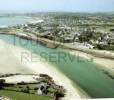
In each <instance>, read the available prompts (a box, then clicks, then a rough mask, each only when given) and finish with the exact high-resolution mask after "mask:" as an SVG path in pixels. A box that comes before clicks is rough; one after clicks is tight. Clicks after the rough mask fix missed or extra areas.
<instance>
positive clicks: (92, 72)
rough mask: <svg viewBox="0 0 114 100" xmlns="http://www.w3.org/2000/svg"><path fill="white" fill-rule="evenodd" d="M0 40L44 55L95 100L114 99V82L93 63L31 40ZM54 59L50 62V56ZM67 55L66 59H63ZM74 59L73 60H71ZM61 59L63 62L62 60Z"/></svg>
mask: <svg viewBox="0 0 114 100" xmlns="http://www.w3.org/2000/svg"><path fill="white" fill-rule="evenodd" d="M0 39H2V40H4V41H6V42H7V43H10V44H13V45H15V46H20V47H22V48H25V49H27V50H29V51H31V52H34V53H36V54H37V55H40V54H42V53H43V54H44V53H46V54H45V55H43V56H42V57H43V58H45V59H46V60H47V61H48V62H49V63H50V64H52V65H53V67H56V68H57V69H58V70H60V71H61V72H62V73H63V74H64V75H66V76H67V77H69V78H70V79H71V80H72V81H73V83H74V84H78V85H79V86H80V87H81V88H82V89H83V90H84V91H86V92H87V93H88V94H89V95H90V96H91V97H93V98H112V97H114V80H113V79H111V78H110V77H108V76H107V75H106V74H105V73H104V72H103V71H102V70H101V69H100V66H99V65H97V64H95V63H93V62H92V61H86V60H84V59H83V61H82V58H80V57H78V56H74V55H71V54H69V53H66V52H64V50H62V49H60V48H58V49H50V48H46V47H44V46H42V45H40V44H37V43H36V42H34V41H31V40H25V39H21V38H19V37H15V36H11V35H0ZM51 54H53V56H54V57H53V59H51V60H50V58H52V57H50V55H51ZM60 54H62V56H64V55H65V59H61V58H62V56H60ZM71 58H73V60H72V59H71ZM60 59H61V60H60ZM66 84H67V83H66Z"/></svg>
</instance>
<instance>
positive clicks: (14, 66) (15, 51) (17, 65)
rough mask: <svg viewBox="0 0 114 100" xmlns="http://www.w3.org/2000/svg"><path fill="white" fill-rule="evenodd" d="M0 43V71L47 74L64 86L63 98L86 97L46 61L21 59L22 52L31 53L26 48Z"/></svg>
mask: <svg viewBox="0 0 114 100" xmlns="http://www.w3.org/2000/svg"><path fill="white" fill-rule="evenodd" d="M0 45H1V46H0V54H1V55H2V56H0V57H4V59H3V58H0V59H1V60H0V65H2V66H1V67H0V73H12V72H14V73H16V72H17V73H19V72H21V73H22V72H23V73H24V72H26V73H27V72H28V73H34V74H40V73H43V74H48V75H49V76H51V77H52V78H53V79H54V81H55V82H56V83H57V84H58V85H62V86H64V88H65V89H66V90H67V92H66V97H65V98H64V100H73V99H74V100H75V99H76V98H81V97H83V98H84V97H88V96H87V95H84V94H82V93H80V91H79V90H78V89H76V88H74V87H73V85H72V82H71V81H70V79H68V78H67V77H66V76H65V75H64V74H62V73H61V72H59V71H58V70H57V69H56V68H55V67H53V66H52V65H51V64H49V63H48V62H41V61H39V62H38V61H37V62H35V61H31V57H30V56H29V57H28V59H29V61H28V60H23V61H22V53H23V52H24V53H27V54H28V55H31V52H29V51H28V50H25V49H23V48H20V47H16V46H13V45H10V44H7V43H5V42H3V41H0ZM4 45H5V47H4ZM4 54H5V55H4ZM34 56H35V55H34ZM36 56H37V55H36ZM2 59H3V60H2ZM37 59H41V58H39V57H38V56H37ZM6 62H7V64H6ZM9 63H10V64H9ZM9 66H10V67H11V68H10V67H9ZM21 68H22V69H21ZM30 71H31V72H30Z"/></svg>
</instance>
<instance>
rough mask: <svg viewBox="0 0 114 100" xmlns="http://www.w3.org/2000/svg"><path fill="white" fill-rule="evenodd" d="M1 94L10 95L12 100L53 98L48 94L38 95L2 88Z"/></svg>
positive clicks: (48, 99)
mask: <svg viewBox="0 0 114 100" xmlns="http://www.w3.org/2000/svg"><path fill="white" fill-rule="evenodd" d="M0 96H5V97H9V98H11V100H52V98H50V97H48V96H38V95H33V94H27V93H21V92H15V91H8V90H0Z"/></svg>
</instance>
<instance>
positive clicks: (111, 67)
mask: <svg viewBox="0 0 114 100" xmlns="http://www.w3.org/2000/svg"><path fill="white" fill-rule="evenodd" d="M66 52H69V53H70V54H72V55H76V56H79V57H82V58H84V59H87V60H89V61H90V60H92V62H93V63H95V64H98V65H100V66H101V67H100V68H101V69H103V70H106V71H108V72H109V73H113V74H114V60H113V59H106V58H99V57H95V56H93V55H91V54H87V53H84V52H80V51H75V50H70V51H69V50H66ZM97 52H98V51H97ZM100 52H101V53H102V52H105V53H107V52H108V51H99V53H100ZM110 53H111V52H110ZM113 54H114V53H112V55H113Z"/></svg>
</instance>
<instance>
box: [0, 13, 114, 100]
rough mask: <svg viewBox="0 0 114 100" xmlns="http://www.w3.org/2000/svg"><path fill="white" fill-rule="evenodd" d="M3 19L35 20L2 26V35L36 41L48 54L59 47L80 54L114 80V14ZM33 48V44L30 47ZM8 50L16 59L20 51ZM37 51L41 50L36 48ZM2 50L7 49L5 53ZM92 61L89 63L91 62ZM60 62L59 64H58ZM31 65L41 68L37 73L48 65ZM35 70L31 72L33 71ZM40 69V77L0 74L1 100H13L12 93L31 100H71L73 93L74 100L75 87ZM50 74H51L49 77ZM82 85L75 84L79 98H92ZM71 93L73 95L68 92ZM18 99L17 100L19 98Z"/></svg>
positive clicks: (48, 15)
mask: <svg viewBox="0 0 114 100" xmlns="http://www.w3.org/2000/svg"><path fill="white" fill-rule="evenodd" d="M3 16H5V17H12V16H13V17H15V18H17V17H24V18H26V17H27V18H30V19H32V20H30V21H27V22H26V23H23V24H17V25H12V26H1V27H0V35H1V36H2V35H11V36H16V37H19V38H22V39H25V40H27V41H28V40H30V41H35V42H37V45H38V44H40V45H41V46H44V47H46V49H47V51H46V52H48V50H58V49H59V48H61V49H63V50H66V51H68V52H69V51H70V54H71V55H74V54H73V52H75V53H76V52H79V55H80V57H83V58H84V59H88V58H89V60H90V59H92V60H91V61H93V59H94V61H95V63H97V64H99V65H102V66H105V67H104V68H99V69H100V71H101V72H102V73H103V75H105V76H107V77H108V78H110V79H111V80H114V74H113V71H114V68H113V67H112V63H113V60H114V14H112V13H100V14H99V13H93V14H92V13H38V14H37V13H28V14H20V15H18V14H11V15H10V14H9V15H7V14H6V15H5V14H4V15H1V17H3ZM5 45H6V44H5ZM32 46H33V45H31V47H32ZM12 48H13V49H14V51H13V50H12ZM8 49H9V50H10V49H11V50H12V51H13V55H16V56H17V54H18V50H17V49H15V48H14V47H11V48H9V47H8ZM24 49H25V48H24ZM1 50H2V49H1ZM19 50H20V49H19ZM36 50H38V49H37V48H36ZM3 51H4V49H3V50H2V52H3ZM39 51H40V49H39ZM42 51H43V50H42ZM14 52H15V53H14ZM26 52H28V51H26ZM80 52H81V53H80ZM66 55H67V54H66ZM88 55H89V56H88ZM14 59H15V58H14ZM16 59H17V58H16ZM99 59H100V60H102V59H103V61H109V62H110V64H109V66H111V67H107V66H106V64H105V63H104V64H103V63H102V62H99ZM89 60H87V61H88V63H89ZM14 61H15V60H14ZM21 63H22V62H21ZM52 63H53V62H52ZM56 63H57V62H56ZM59 63H60V62H59ZM59 63H57V64H58V65H59ZM64 63H65V62H64ZM78 63H80V62H78ZM107 63H108V62H107ZM54 64H55V63H54ZM62 64H63V63H62ZM1 65H2V64H1ZM28 65H31V66H32V67H33V68H34V66H39V69H38V68H34V71H33V72H34V73H36V72H37V70H40V67H42V66H43V67H44V66H45V67H46V66H48V65H43V64H42V66H41V64H35V65H34V66H33V65H32V64H28ZM28 65H27V66H28ZM52 65H53V64H52ZM52 65H50V66H52ZM32 67H31V70H33V68H32ZM65 67H66V66H65ZM41 70H42V71H41V73H39V74H29V73H28V74H23V73H21V72H22V71H20V72H17V73H11V72H10V73H2V72H0V100H4V98H5V100H12V98H10V97H11V96H10V93H13V94H14V95H15V96H17V95H23V96H24V95H25V97H26V95H30V98H31V99H30V98H29V99H30V100H32V98H34V99H33V100H62V99H63V100H64V98H65V97H67V96H68V97H67V100H68V98H70V94H72V95H73V96H74V98H75V93H74V90H72V86H70V84H69V85H68V84H67V85H68V86H67V85H66V83H64V84H61V85H60V84H58V81H59V79H58V80H57V83H56V81H55V80H54V79H53V77H56V74H50V73H51V72H48V71H47V72H45V70H46V69H45V68H44V69H43V68H42V69H41ZM39 72H40V71H39ZM43 72H44V73H46V74H44V73H43ZM48 73H49V74H50V75H48ZM54 75H55V76H54ZM60 77H61V76H60ZM62 79H65V80H66V81H67V82H69V83H72V82H70V81H69V80H67V79H66V77H65V78H63V76H62V78H61V79H60V80H62ZM92 79H93V78H92ZM79 80H80V78H79ZM63 81H64V80H62V82H63ZM104 84H105V83H104ZM80 85H82V84H81V83H80V84H76V86H77V87H78V86H79V87H78V90H77V91H76V92H77V94H76V95H77V97H84V98H85V97H87V98H91V97H92V95H89V94H88V93H86V92H85V90H86V89H85V88H84V89H85V90H84V89H83V88H80ZM70 88H71V89H70ZM68 90H69V91H70V92H68ZM6 91H7V92H9V95H8V93H6V95H4V94H5V92H6ZM79 91H81V93H79ZM87 92H88V91H87ZM68 93H69V94H68ZM78 93H79V94H78ZM15 96H14V98H16V97H15ZM95 96H96V95H95ZM8 97H9V98H8ZM28 97H29V96H28ZM96 97H97V96H96ZM99 97H100V96H99ZM26 98H27V97H26ZM39 98H40V99H39ZM21 99H22V98H21ZM16 100H17V99H16ZM18 100H19V99H18ZM23 100H24V99H23ZM65 100H66V99H65ZM69 100H70V99H69Z"/></svg>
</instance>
